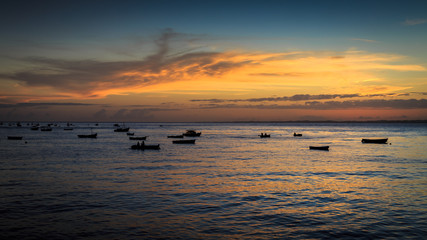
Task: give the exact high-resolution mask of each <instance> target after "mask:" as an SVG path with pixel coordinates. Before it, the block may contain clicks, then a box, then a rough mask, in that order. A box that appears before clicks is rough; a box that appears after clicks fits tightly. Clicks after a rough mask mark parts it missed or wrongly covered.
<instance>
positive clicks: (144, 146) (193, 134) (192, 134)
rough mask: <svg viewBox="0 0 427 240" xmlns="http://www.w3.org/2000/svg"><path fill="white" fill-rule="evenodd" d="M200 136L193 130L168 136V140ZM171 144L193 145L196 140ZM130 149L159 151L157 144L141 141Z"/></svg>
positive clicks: (183, 140)
mask: <svg viewBox="0 0 427 240" xmlns="http://www.w3.org/2000/svg"><path fill="white" fill-rule="evenodd" d="M200 135H202V133H201V132H196V131H195V130H187V132H185V133H183V134H181V135H171V136H168V138H184V137H200ZM129 139H131V137H129ZM145 139H146V137H145V138H144V139H137V140H145ZM131 140H134V138H132V139H131ZM172 143H173V144H195V143H196V139H182V140H173V141H172ZM131 149H139V150H146V149H160V145H159V144H154V145H147V144H145V142H144V141H142V143H141V144H140V143H139V142H138V143H137V144H135V145H132V146H131Z"/></svg>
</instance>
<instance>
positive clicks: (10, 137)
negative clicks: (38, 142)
mask: <svg viewBox="0 0 427 240" xmlns="http://www.w3.org/2000/svg"><path fill="white" fill-rule="evenodd" d="M22 138H23V136H7V139H8V140H22Z"/></svg>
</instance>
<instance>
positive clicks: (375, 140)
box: [362, 138, 388, 144]
mask: <svg viewBox="0 0 427 240" xmlns="http://www.w3.org/2000/svg"><path fill="white" fill-rule="evenodd" d="M387 141H388V138H362V143H377V144H386V143H387Z"/></svg>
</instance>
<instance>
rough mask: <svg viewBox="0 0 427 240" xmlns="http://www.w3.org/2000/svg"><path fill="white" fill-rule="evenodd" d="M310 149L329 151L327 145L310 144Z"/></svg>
mask: <svg viewBox="0 0 427 240" xmlns="http://www.w3.org/2000/svg"><path fill="white" fill-rule="evenodd" d="M309 148H310V149H311V150H323V151H329V146H310V147H309Z"/></svg>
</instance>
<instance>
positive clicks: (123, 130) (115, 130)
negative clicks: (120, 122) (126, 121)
mask: <svg viewBox="0 0 427 240" xmlns="http://www.w3.org/2000/svg"><path fill="white" fill-rule="evenodd" d="M114 132H129V128H128V127H127V128H116V129H114Z"/></svg>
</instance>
